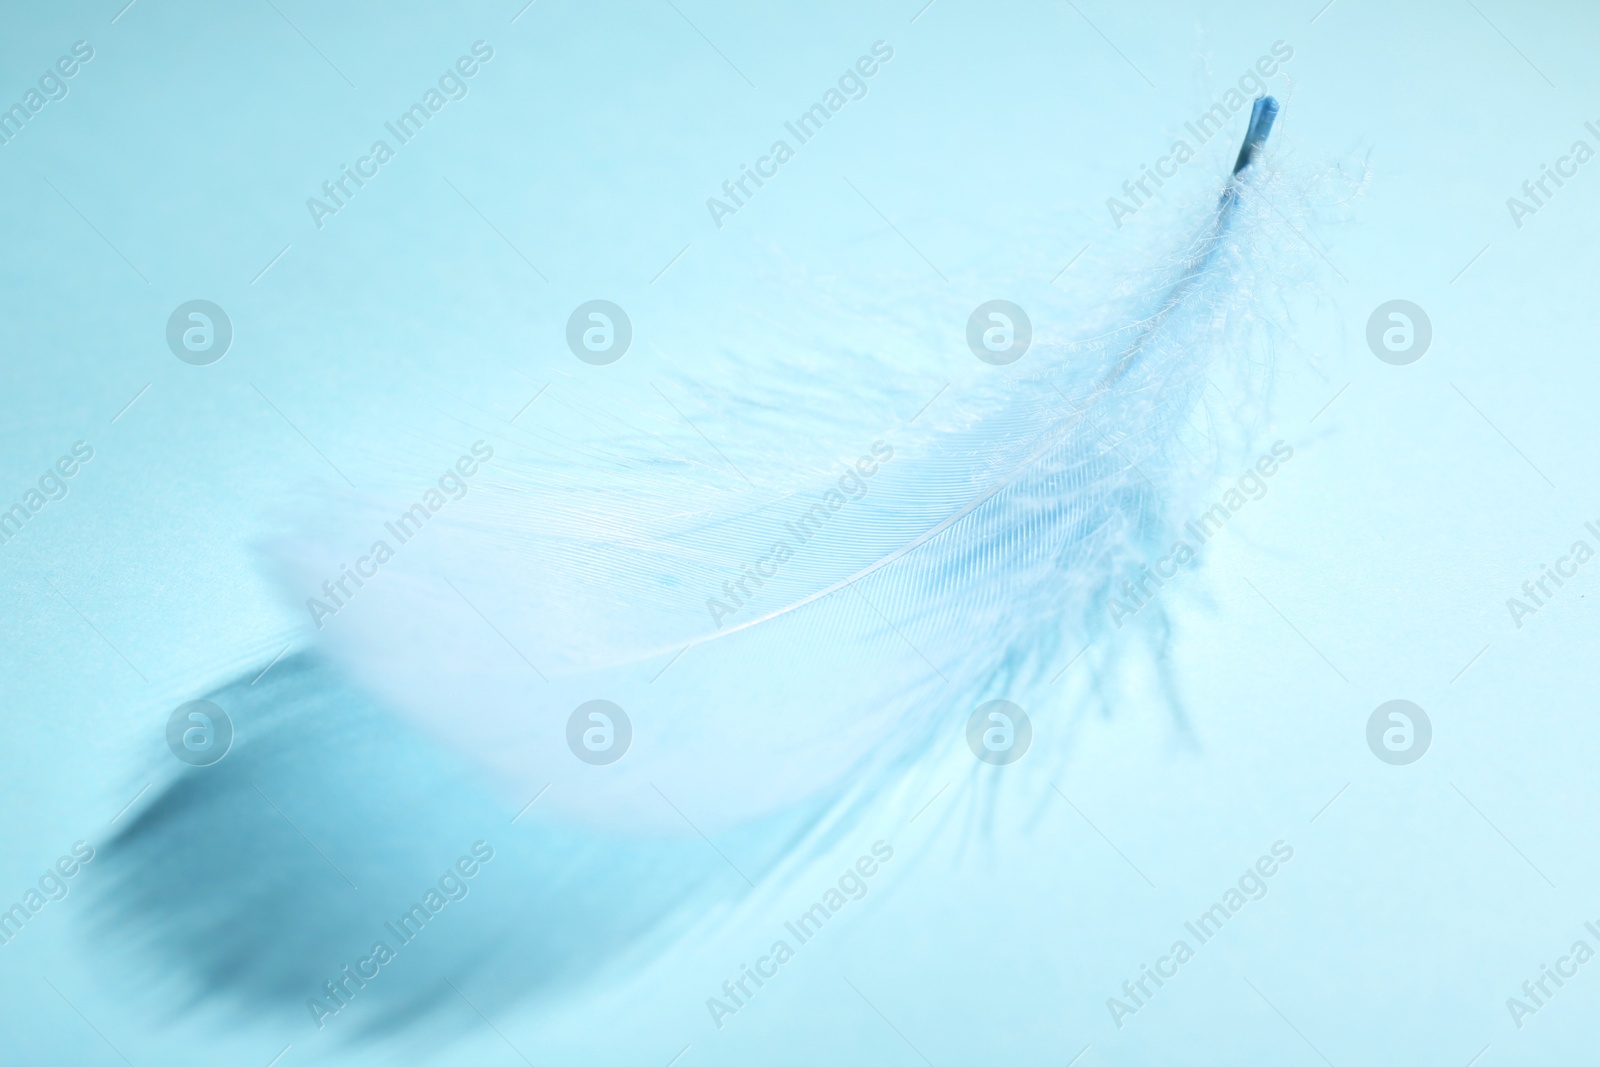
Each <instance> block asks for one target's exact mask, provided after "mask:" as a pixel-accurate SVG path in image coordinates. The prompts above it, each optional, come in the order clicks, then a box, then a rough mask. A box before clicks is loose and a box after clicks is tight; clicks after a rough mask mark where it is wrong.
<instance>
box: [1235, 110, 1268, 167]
mask: <svg viewBox="0 0 1600 1067" xmlns="http://www.w3.org/2000/svg"><path fill="white" fill-rule="evenodd" d="M1277 117H1278V101H1277V100H1276V99H1275V98H1274V97H1270V96H1258V97H1256V102H1255V106H1254V107H1253V108H1251V110H1250V128H1249V129H1248V130H1246V131H1245V132H1244V144H1242V145H1240V146H1239V158H1238V160H1237V161H1235V163H1234V164H1233V172H1234V173H1235V174H1238V173H1239V172H1240V171H1241V170H1244V168H1246V167H1248V166H1249V165H1250V161H1251V160H1252V159H1254V158H1255V154H1256V151H1257V150H1258V149H1259V148H1260V147H1261V146H1262V145H1264V144H1266V142H1267V135H1268V134H1270V133H1271V132H1272V122H1273V120H1274V119H1276V118H1277Z"/></svg>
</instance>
